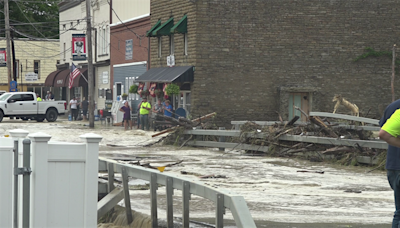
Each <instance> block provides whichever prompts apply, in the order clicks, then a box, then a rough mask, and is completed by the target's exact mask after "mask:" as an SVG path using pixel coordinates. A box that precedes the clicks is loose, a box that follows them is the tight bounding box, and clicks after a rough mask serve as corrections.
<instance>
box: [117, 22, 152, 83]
mask: <svg viewBox="0 0 400 228" xmlns="http://www.w3.org/2000/svg"><path fill="white" fill-rule="evenodd" d="M127 27H128V28H129V29H128V28H127ZM150 28H151V26H150V16H148V17H144V18H141V19H138V20H135V21H131V22H128V23H125V25H123V24H121V25H117V26H113V27H111V30H110V33H111V35H110V45H111V47H110V53H111V58H110V68H111V69H110V71H111V83H112V84H113V82H114V68H113V66H114V65H116V64H124V63H134V62H140V61H147V62H148V46H149V40H148V37H146V32H147V31H148V30H150ZM133 32H135V33H136V34H137V35H136V34H135V33H133ZM138 36H139V37H140V38H139V37H138ZM130 39H132V40H133V56H132V59H130V60H125V41H126V40H130ZM111 88H112V85H111Z"/></svg>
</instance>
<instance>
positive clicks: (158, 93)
mask: <svg viewBox="0 0 400 228" xmlns="http://www.w3.org/2000/svg"><path fill="white" fill-rule="evenodd" d="M154 94H155V95H156V96H157V97H161V96H162V94H163V91H162V90H161V89H156V90H154Z"/></svg>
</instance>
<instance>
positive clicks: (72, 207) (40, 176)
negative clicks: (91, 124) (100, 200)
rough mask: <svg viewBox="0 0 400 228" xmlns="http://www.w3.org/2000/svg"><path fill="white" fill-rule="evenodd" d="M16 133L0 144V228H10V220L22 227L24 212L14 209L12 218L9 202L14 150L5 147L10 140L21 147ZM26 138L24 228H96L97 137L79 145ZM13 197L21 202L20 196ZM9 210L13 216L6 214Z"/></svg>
mask: <svg viewBox="0 0 400 228" xmlns="http://www.w3.org/2000/svg"><path fill="white" fill-rule="evenodd" d="M15 133H16V134H14V136H13V132H12V131H11V133H10V134H11V136H13V138H4V137H3V138H0V151H1V154H0V156H1V158H0V167H1V172H0V175H1V180H2V181H3V180H5V181H6V183H4V182H3V184H2V185H1V186H0V193H2V194H0V195H1V196H0V197H2V198H1V204H0V224H1V225H0V227H13V226H14V225H15V220H16V219H15V218H19V219H18V220H16V221H18V222H17V223H18V227H22V224H21V222H20V221H21V211H22V210H23V209H25V210H26V208H21V204H22V203H19V204H18V205H19V206H20V208H19V209H18V212H17V210H15V209H16V207H15V204H13V203H12V202H11V201H12V199H13V197H12V196H13V192H14V190H13V180H12V177H13V166H12V165H10V164H13V156H12V154H13V153H12V151H13V147H12V146H11V147H10V145H12V144H13V140H14V139H15V140H17V141H18V142H19V144H20V145H21V141H22V139H23V138H24V134H25V136H26V135H27V134H28V133H27V132H25V133H24V132H15ZM28 138H29V139H30V140H31V142H32V143H31V146H30V150H31V159H30V160H31V166H32V167H31V170H32V173H31V178H30V180H31V184H30V202H29V203H30V207H29V218H30V219H29V226H30V227H96V226H97V191H98V183H97V182H98V151H99V142H100V141H101V139H102V137H101V136H99V135H95V134H85V135H81V136H80V138H81V139H82V140H83V141H84V143H61V142H49V140H50V138H51V136H50V135H47V134H43V133H35V134H29V135H28ZM20 149H21V147H19V150H18V151H19V152H21V150H20ZM19 160H21V159H19ZM20 164H21V163H20ZM3 178H4V179H3ZM10 179H11V181H10ZM17 182H19V183H20V181H17ZM14 183H15V181H14ZM23 188H26V186H20V187H19V189H20V191H21V189H23ZM3 193H4V194H3ZM17 195H18V198H17V199H18V202H21V201H22V197H21V195H22V194H21V193H20V192H19V193H18V194H17ZM3 198H4V199H3ZM3 200H4V201H3ZM14 210H15V211H16V212H14V213H11V212H12V211H14ZM13 218H14V219H13Z"/></svg>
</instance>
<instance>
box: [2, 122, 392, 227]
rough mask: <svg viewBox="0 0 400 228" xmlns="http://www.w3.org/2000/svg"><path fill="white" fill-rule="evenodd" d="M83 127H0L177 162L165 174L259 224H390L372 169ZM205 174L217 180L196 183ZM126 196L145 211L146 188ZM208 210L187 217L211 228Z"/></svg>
mask: <svg viewBox="0 0 400 228" xmlns="http://www.w3.org/2000/svg"><path fill="white" fill-rule="evenodd" d="M84 124H87V123H82V122H68V121H64V120H60V121H57V122H54V123H47V122H44V123H37V122H36V121H20V120H8V119H5V120H3V122H1V123H0V134H3V135H4V134H8V131H9V130H12V129H24V130H27V131H29V132H30V133H35V132H44V133H47V134H49V135H51V136H52V138H51V141H65V142H81V141H80V138H79V135H82V134H85V133H89V132H93V133H96V134H99V135H102V136H103V137H104V138H103V140H102V142H101V143H100V145H101V148H100V156H102V157H107V158H124V160H131V159H132V160H135V159H136V160H142V162H148V163H150V164H151V165H152V166H156V167H157V166H164V165H165V164H167V163H174V162H178V161H180V160H183V162H182V163H180V164H178V165H174V166H172V167H167V168H166V169H165V171H164V172H172V173H176V174H181V175H182V176H185V177H187V178H192V179H196V180H201V181H202V182H204V183H206V184H207V185H209V186H211V187H215V188H218V189H225V190H226V191H231V192H235V193H237V194H239V195H242V196H243V197H244V198H245V199H246V201H247V204H248V207H249V209H250V212H251V214H252V216H253V218H254V220H255V221H256V224H257V226H258V227H297V228H300V227H304V228H305V227H328V228H329V227H365V228H367V227H388V226H390V225H389V224H390V223H391V219H392V215H393V211H394V203H393V193H392V191H391V189H390V187H389V184H388V183H387V180H386V172H383V171H374V172H372V173H366V171H368V170H370V169H371V168H365V167H364V168H360V167H345V166H338V165H330V164H325V163H312V162H308V161H303V160H297V159H287V158H286V159H285V158H273V157H264V156H263V157H261V156H248V155H244V154H243V153H242V152H241V151H229V150H227V151H225V152H221V151H219V150H218V149H215V148H212V149H206V148H190V147H183V148H179V147H174V146H161V145H154V146H151V147H143V145H147V144H150V143H154V142H156V141H158V140H159V139H160V137H155V138H152V137H151V135H152V134H154V132H152V131H150V132H145V131H141V130H133V131H124V130H123V128H122V127H106V126H104V125H103V126H101V125H100V122H96V128H95V129H89V128H88V127H87V126H84ZM125 162H129V161H125ZM299 171H300V172H299ZM306 171H307V172H306ZM182 173H183V174H182ZM207 175H216V176H218V177H220V178H204V179H203V178H200V176H207ZM158 194H159V198H158V201H159V207H160V209H159V214H158V217H159V218H165V216H166V207H165V188H164V187H159V189H158ZM131 197H132V200H131V201H132V202H131V203H132V209H134V210H136V211H139V212H142V213H145V214H149V213H150V208H149V205H150V204H149V202H150V199H149V191H148V190H134V191H131ZM214 207H215V206H214V204H213V203H212V202H211V201H208V200H204V199H202V198H200V197H197V196H192V199H191V201H190V217H191V219H194V218H196V220H200V221H205V222H207V221H208V222H210V223H213V220H212V218H214V217H215V212H214ZM181 208H182V205H181V192H180V191H175V192H174V216H176V217H179V216H180V215H181V213H182V211H181ZM224 218H225V219H227V220H232V218H233V217H232V215H231V213H230V212H229V211H228V210H227V211H226V215H225V216H224ZM210 220H211V221H210ZM226 224H232V223H231V222H230V221H227V222H226Z"/></svg>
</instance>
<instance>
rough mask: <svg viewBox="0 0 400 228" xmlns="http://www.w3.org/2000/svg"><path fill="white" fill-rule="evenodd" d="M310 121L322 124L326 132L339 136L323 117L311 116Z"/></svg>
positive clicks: (335, 136)
mask: <svg viewBox="0 0 400 228" xmlns="http://www.w3.org/2000/svg"><path fill="white" fill-rule="evenodd" d="M309 119H310V121H311V122H312V123H314V124H316V125H318V126H320V127H321V128H322V130H323V131H325V132H326V133H328V134H329V135H330V136H332V137H334V138H338V137H339V136H338V135H337V134H336V133H335V132H334V131H333V130H332V129H331V128H330V127H329V126H328V125H326V124H325V123H324V122H323V121H322V120H321V118H319V117H318V116H310V118H309Z"/></svg>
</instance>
